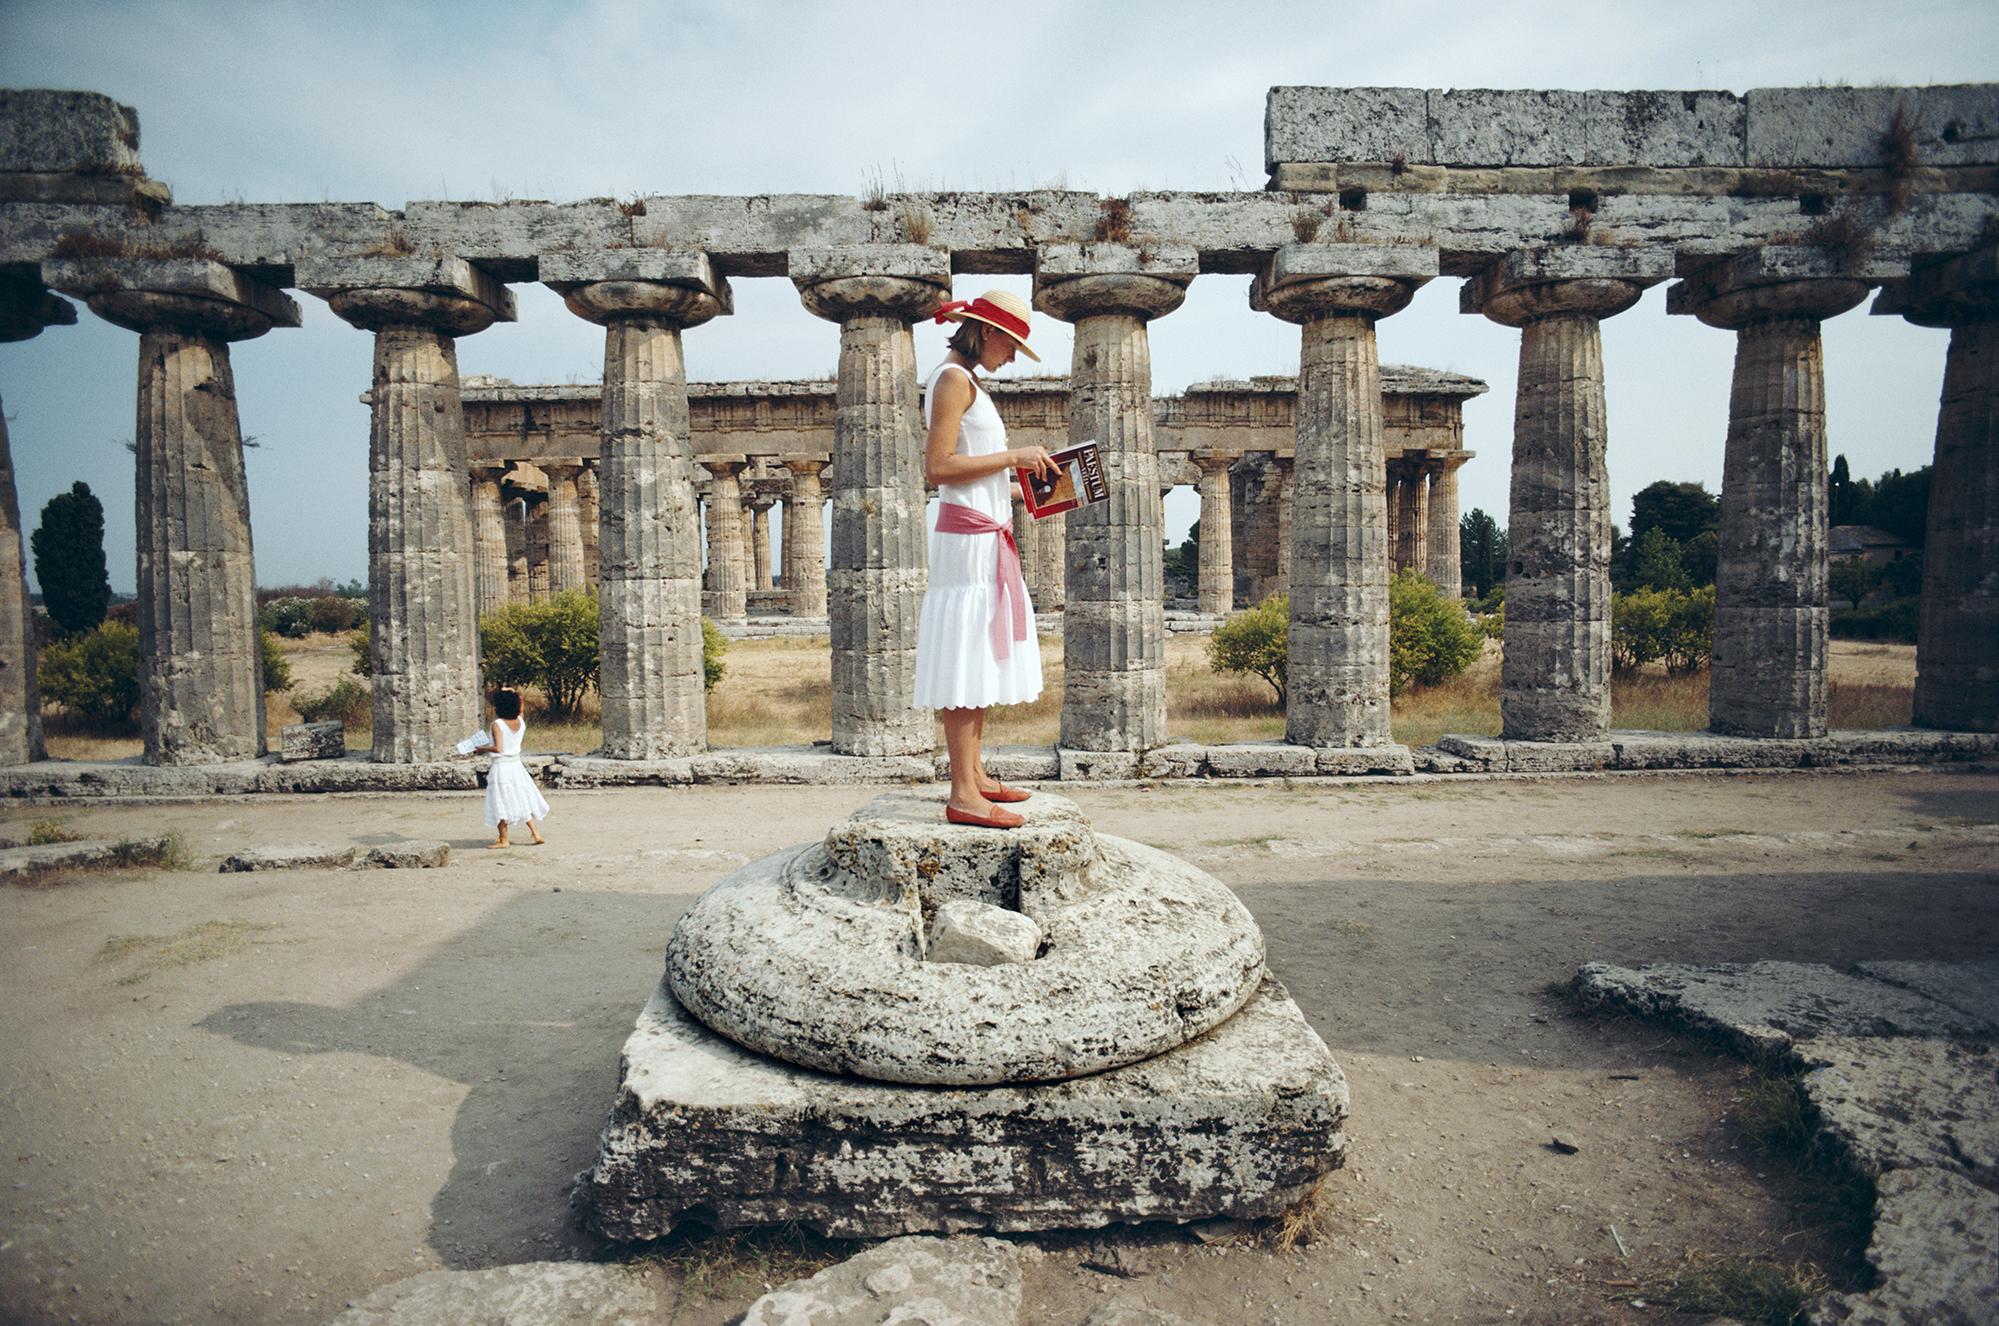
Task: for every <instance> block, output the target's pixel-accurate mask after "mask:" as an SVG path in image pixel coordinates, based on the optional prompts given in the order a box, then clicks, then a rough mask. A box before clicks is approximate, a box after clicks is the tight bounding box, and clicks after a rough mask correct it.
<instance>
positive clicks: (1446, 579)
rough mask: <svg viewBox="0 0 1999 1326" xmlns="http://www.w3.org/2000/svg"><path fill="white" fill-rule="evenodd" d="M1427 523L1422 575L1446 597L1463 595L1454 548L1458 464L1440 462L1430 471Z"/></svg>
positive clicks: (1462, 572) (1462, 581)
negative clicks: (1425, 553)
mask: <svg viewBox="0 0 1999 1326" xmlns="http://www.w3.org/2000/svg"><path fill="white" fill-rule="evenodd" d="M1429 510H1430V525H1429V535H1428V537H1427V538H1426V539H1425V540H1424V543H1425V546H1426V548H1427V550H1428V560H1427V563H1426V566H1425V570H1424V574H1425V575H1427V576H1429V578H1430V580H1431V581H1432V582H1433V583H1434V584H1435V585H1436V586H1437V588H1438V589H1439V590H1441V591H1442V592H1443V595H1444V597H1445V598H1447V599H1455V598H1463V597H1464V568H1463V562H1462V560H1461V558H1460V556H1459V549H1458V467H1457V466H1456V465H1455V464H1454V463H1452V462H1451V461H1448V460H1446V461H1443V462H1440V463H1439V464H1438V465H1437V467H1436V468H1435V469H1434V470H1432V471H1431V472H1430V500H1429Z"/></svg>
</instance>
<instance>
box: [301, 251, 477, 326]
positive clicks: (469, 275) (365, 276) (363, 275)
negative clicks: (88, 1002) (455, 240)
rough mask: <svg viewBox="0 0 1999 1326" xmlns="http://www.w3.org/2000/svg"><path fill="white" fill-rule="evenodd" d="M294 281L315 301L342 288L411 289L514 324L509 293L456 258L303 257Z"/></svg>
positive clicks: (385, 256) (393, 256) (475, 268)
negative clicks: (478, 307) (464, 302)
mask: <svg viewBox="0 0 1999 1326" xmlns="http://www.w3.org/2000/svg"><path fill="white" fill-rule="evenodd" d="M295 279H296V280H297V281H298V284H299V288H300V289H302V290H309V291H311V292H312V293H313V294H315V295H318V296H320V297H321V298H328V297H330V296H332V295H336V294H339V293H340V292H341V291H344V290H417V291H424V292H426V293H430V294H438V295H453V296H457V297H459V298H461V299H469V300H473V301H475V302H477V303H480V304H483V305H485V306H486V307H487V308H488V309H490V310H491V311H492V313H493V315H494V316H495V317H497V318H498V319H499V320H500V321H502V322H512V321H513V320H514V295H513V292H512V291H511V290H509V289H507V287H506V286H505V285H504V284H503V283H501V282H499V281H496V280H494V279H493V277H492V276H491V275H489V274H488V273H487V272H486V271H485V270H484V269H482V268H479V267H475V266H473V265H472V264H471V263H469V262H467V261H465V259H463V258H459V257H443V258H433V257H415V256H412V257H398V256H395V255H389V254H383V255H370V256H365V257H334V256H331V255H328V254H317V253H305V254H301V255H300V256H299V259H298V264H297V268H296V272H295Z"/></svg>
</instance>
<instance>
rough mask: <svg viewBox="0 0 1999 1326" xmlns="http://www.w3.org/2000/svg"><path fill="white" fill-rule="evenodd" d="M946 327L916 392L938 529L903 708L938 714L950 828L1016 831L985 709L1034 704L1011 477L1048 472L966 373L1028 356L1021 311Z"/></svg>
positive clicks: (1008, 308)
mask: <svg viewBox="0 0 1999 1326" xmlns="http://www.w3.org/2000/svg"><path fill="white" fill-rule="evenodd" d="M947 319H948V320H951V321H955V322H957V323H958V324H959V327H958V330H957V331H956V332H954V333H953V334H952V336H951V352H950V354H949V355H947V356H946V357H945V359H944V362H943V363H942V364H939V365H938V366H937V371H936V372H934V373H932V374H931V375H930V380H929V382H928V383H927V384H926V389H925V392H924V402H923V404H924V414H925V419H926V422H927V424H928V426H929V435H928V438H927V440H926V441H925V443H924V448H923V470H924V477H925V478H926V479H928V480H929V481H930V482H931V483H933V484H936V485H937V497H938V501H939V505H938V513H937V524H936V525H935V526H934V527H933V528H932V530H931V532H930V586H929V588H928V590H926V591H925V593H924V595H923V613H922V617H921V619H920V620H919V623H918V625H917V635H916V687H915V695H914V698H913V700H912V703H913V704H914V705H915V707H916V708H918V709H936V710H938V711H940V717H941V719H942V721H943V724H944V748H945V750H946V751H947V752H948V753H949V755H950V758H951V797H950V800H949V801H948V802H947V803H946V804H945V807H944V818H945V819H947V820H949V821H950V822H951V823H953V824H976V825H981V826H984V827H986V828H993V829H1012V828H1017V827H1018V826H1019V825H1020V824H1022V823H1023V822H1024V821H1023V820H1022V818H1021V816H1019V815H1018V814H1016V813H1014V812H1013V811H1010V810H1006V809H1003V808H1002V807H1001V806H999V805H996V804H994V803H995V802H1009V801H1025V800H1026V799H1027V797H1028V795H1029V794H1028V793H1027V792H1025V791H1022V790H1020V789H1019V788H1012V787H1008V786H1006V785H1005V784H1004V783H1001V782H999V781H998V780H996V779H994V778H992V777H990V776H989V775H988V774H987V773H986V770H985V761H984V759H983V758H982V757H981V755H980V752H979V744H980V742H981V740H982V739H983V738H984V735H985V726H986V708H987V706H989V705H995V704H1024V703H1026V702H1027V701H1029V700H1032V699H1034V698H1035V697H1037V696H1039V695H1040V694H1041V651H1040V645H1039V642H1038V641H1037V639H1036V637H1035V634H1034V607H1033V605H1032V604H1031V603H1029V602H1028V599H1027V584H1026V581H1025V580H1023V579H1022V578H1021V572H1020V552H1019V549H1018V548H1016V547H1015V546H1014V540H1013V489H1014V471H1015V470H1016V469H1017V468H1020V467H1022V466H1025V467H1028V468H1031V469H1033V470H1034V471H1035V472H1036V473H1047V472H1050V471H1052V470H1053V469H1054V468H1055V462H1054V461H1052V460H1051V459H1049V456H1048V452H1047V451H1046V450H1044V449H1043V448H1041V447H1016V448H1013V449H1011V450H1009V449H1008V447H1007V445H1006V425H1005V424H1003V423H1001V422H1000V417H999V411H998V410H996V409H995V408H993V401H992V396H991V395H990V394H989V393H988V392H987V391H986V389H985V388H984V387H983V386H981V385H980V384H979V380H978V377H977V375H976V373H975V372H974V370H975V369H984V370H985V371H987V372H992V371H993V370H994V369H998V368H1003V367H1005V366H1006V365H1007V364H1009V363H1011V362H1013V357H1014V354H1015V353H1016V352H1017V351H1024V352H1025V353H1026V354H1027V356H1028V358H1030V359H1033V360H1036V361H1039V360H1040V358H1041V356H1039V355H1037V354H1035V353H1034V351H1033V350H1031V349H1029V348H1028V344H1027V334H1028V309H1027V305H1026V304H1025V303H1024V302H1023V301H1022V300H1021V299H1020V298H1019V297H1018V296H1016V295H1011V294H1008V293H1007V292H1006V291H1004V290H991V291H988V292H986V293H985V294H983V295H981V296H979V297H978V298H977V299H972V300H958V301H954V302H952V303H949V304H946V305H945V306H944V307H943V308H942V309H941V310H939V311H938V314H937V321H939V322H944V321H946V320H947Z"/></svg>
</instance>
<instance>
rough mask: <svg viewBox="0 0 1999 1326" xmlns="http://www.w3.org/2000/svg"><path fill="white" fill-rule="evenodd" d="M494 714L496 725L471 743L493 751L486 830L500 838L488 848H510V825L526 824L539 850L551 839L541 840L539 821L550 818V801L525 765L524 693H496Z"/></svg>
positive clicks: (488, 775) (488, 776) (505, 689)
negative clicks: (511, 823)
mask: <svg viewBox="0 0 1999 1326" xmlns="http://www.w3.org/2000/svg"><path fill="white" fill-rule="evenodd" d="M493 713H494V715H495V717H494V719H493V725H492V726H491V727H490V728H488V729H487V730H486V731H485V733H484V734H483V735H482V736H480V737H477V738H474V739H473V740H472V743H469V744H471V745H473V746H475V747H476V746H491V747H492V748H493V763H492V766H491V767H490V768H488V769H487V771H486V827H487V828H489V829H495V830H497V831H498V832H499V837H497V838H495V839H494V840H493V841H492V842H490V843H488V844H487V846H488V847H506V846H508V845H509V844H508V842H507V825H508V823H509V822H513V823H518V822H520V821H522V820H525V821H527V826H528V832H529V833H530V834H532V835H533V841H534V844H535V846H537V847H539V846H541V845H542V844H543V843H545V842H547V841H548V839H546V838H544V837H542V836H541V830H540V829H538V828H536V827H535V821H536V820H545V819H547V818H548V801H547V799H546V798H544V797H543V796H542V794H541V789H540V788H538V787H536V786H535V785H534V779H533V778H531V777H529V775H528V771H527V769H526V768H525V767H524V766H523V765H522V764H521V738H523V737H524V736H526V735H527V730H528V721H527V719H525V718H523V717H521V693H520V692H519V691H517V690H515V689H513V688H512V687H511V686H503V687H501V688H500V689H499V690H497V691H494V692H493ZM460 749H465V747H464V746H461V747H460Z"/></svg>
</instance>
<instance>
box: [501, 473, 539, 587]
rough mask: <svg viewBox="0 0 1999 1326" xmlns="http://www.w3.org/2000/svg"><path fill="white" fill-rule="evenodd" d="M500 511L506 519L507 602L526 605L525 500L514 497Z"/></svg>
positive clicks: (526, 541)
mask: <svg viewBox="0 0 1999 1326" xmlns="http://www.w3.org/2000/svg"><path fill="white" fill-rule="evenodd" d="M502 495H503V496H504V489H503V490H502ZM501 510H502V511H504V512H505V513H506V518H507V523H506V532H507V602H509V603H526V602H528V601H529V600H530V598H531V597H532V589H531V587H530V577H529V575H528V504H527V499H526V498H521V497H516V498H514V499H513V500H512V501H509V502H506V503H504V504H503V505H502V507H501Z"/></svg>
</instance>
